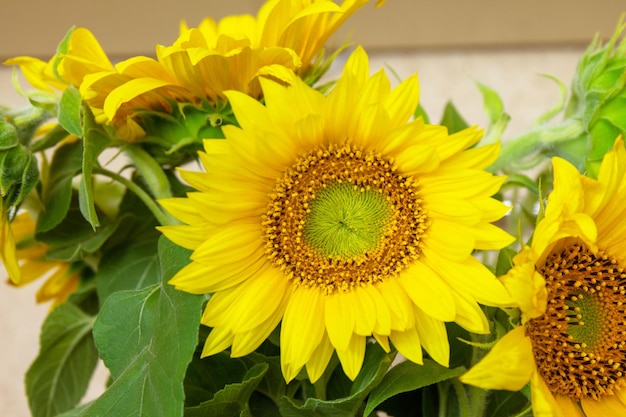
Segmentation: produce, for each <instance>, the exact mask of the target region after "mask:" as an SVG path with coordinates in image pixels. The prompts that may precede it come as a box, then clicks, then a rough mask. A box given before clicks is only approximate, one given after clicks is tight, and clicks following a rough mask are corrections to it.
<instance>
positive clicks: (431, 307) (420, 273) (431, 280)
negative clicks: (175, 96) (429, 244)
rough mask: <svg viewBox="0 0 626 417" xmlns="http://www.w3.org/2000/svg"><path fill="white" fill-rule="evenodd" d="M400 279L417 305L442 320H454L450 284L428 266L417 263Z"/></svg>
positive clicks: (454, 306)
mask: <svg viewBox="0 0 626 417" xmlns="http://www.w3.org/2000/svg"><path fill="white" fill-rule="evenodd" d="M399 281H400V283H401V284H402V287H403V288H404V290H405V291H406V292H407V294H408V295H409V297H411V300H413V302H414V303H415V305H416V306H418V307H419V308H420V309H422V310H423V311H424V312H426V313H427V314H428V315H430V316H431V317H434V318H436V319H438V320H441V321H453V320H454V318H455V317H456V305H455V302H454V296H453V295H452V292H451V291H450V288H449V287H448V285H447V284H446V283H445V282H443V281H442V280H441V278H440V277H439V275H437V273H435V272H434V271H433V270H432V269H430V268H429V267H428V266H426V265H424V264H423V263H422V262H417V263H415V264H414V265H413V266H412V267H411V268H410V269H409V270H408V271H407V273H406V274H403V276H402V277H400V278H399Z"/></svg>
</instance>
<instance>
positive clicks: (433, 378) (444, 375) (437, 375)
mask: <svg viewBox="0 0 626 417" xmlns="http://www.w3.org/2000/svg"><path fill="white" fill-rule="evenodd" d="M465 371H466V369H465V368H464V367H458V368H453V369H449V368H446V367H444V366H441V365H439V364H438V363H436V362H434V361H432V360H430V359H424V365H418V364H416V363H413V362H409V361H406V362H402V363H400V364H398V365H396V366H394V367H393V368H391V370H389V372H388V373H387V374H386V375H385V376H384V378H383V379H382V381H381V382H380V384H378V386H377V387H376V388H375V389H374V391H372V394H371V395H370V397H369V400H368V402H367V407H365V413H364V415H369V413H371V412H372V411H374V410H375V409H376V407H377V406H378V405H379V404H381V403H382V402H383V401H385V400H386V399H388V398H391V397H393V396H394V395H396V394H399V393H402V392H408V391H413V390H416V389H419V388H422V387H425V386H428V385H432V384H436V383H438V382H441V381H445V380H447V379H451V378H456V377H458V376H460V375H461V374H463V373H464V372H465Z"/></svg>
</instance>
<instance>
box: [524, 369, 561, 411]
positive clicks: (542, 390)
mask: <svg viewBox="0 0 626 417" xmlns="http://www.w3.org/2000/svg"><path fill="white" fill-rule="evenodd" d="M530 394H531V402H532V406H533V416H540V417H570V415H569V414H567V415H566V414H564V413H563V412H562V411H561V409H560V407H559V405H558V403H557V402H556V399H555V398H554V395H553V394H552V393H551V392H550V389H549V388H548V386H547V385H546V383H545V381H544V380H543V378H542V377H541V376H540V375H539V374H538V373H537V372H535V373H534V374H533V376H532V379H531V381H530Z"/></svg>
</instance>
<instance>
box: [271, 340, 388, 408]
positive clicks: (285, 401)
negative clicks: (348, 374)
mask: <svg viewBox="0 0 626 417" xmlns="http://www.w3.org/2000/svg"><path fill="white" fill-rule="evenodd" d="M392 357H393V355H388V354H386V353H385V352H384V351H383V350H382V349H381V348H380V346H378V345H377V344H371V343H369V344H368V345H367V348H366V352H365V359H364V362H363V368H362V369H361V372H360V373H359V375H358V376H357V378H356V379H355V381H354V384H352V390H351V394H350V395H349V396H348V397H345V398H339V399H335V400H320V399H317V398H308V399H307V400H306V401H305V402H304V403H302V402H301V401H297V400H294V399H291V398H288V397H282V398H281V401H280V403H279V408H280V413H281V415H282V416H283V417H326V416H328V417H330V416H354V415H356V414H357V412H358V410H359V409H360V408H361V407H362V405H363V401H364V400H365V398H366V397H367V395H368V394H369V393H370V392H371V391H372V390H373V389H375V387H376V386H377V385H378V384H379V383H380V382H381V379H383V376H384V375H385V372H386V371H387V369H388V368H389V366H390V365H391V360H392ZM365 415H367V413H366V414H365Z"/></svg>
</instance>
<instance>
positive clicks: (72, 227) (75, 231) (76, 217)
mask: <svg viewBox="0 0 626 417" xmlns="http://www.w3.org/2000/svg"><path fill="white" fill-rule="evenodd" d="M126 216H129V215H128V214H127V215H126ZM124 219H125V216H120V217H118V218H117V219H115V221H112V222H111V221H107V222H106V223H104V224H103V226H102V227H101V228H100V229H98V230H97V231H94V230H93V229H92V228H91V227H90V226H89V224H88V223H87V222H86V221H85V220H84V219H83V218H82V216H81V215H80V214H79V208H78V202H77V199H76V198H74V199H73V203H72V204H71V207H70V209H69V210H68V211H67V213H66V217H65V218H64V219H62V222H61V223H60V224H59V225H58V226H57V227H55V228H54V229H52V230H49V231H47V232H45V233H38V234H37V239H38V240H39V241H41V242H43V243H45V244H47V245H48V246H50V250H49V251H48V252H47V254H46V257H47V258H48V259H54V260H59V261H66V262H74V261H77V260H80V259H84V258H85V256H87V255H90V254H93V253H95V252H96V251H97V250H99V249H100V248H101V247H102V246H103V245H104V244H105V243H106V242H107V240H108V239H109V238H110V237H111V236H112V235H113V233H114V232H115V231H116V230H117V228H118V227H119V226H120V224H122V222H123V221H124Z"/></svg>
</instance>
